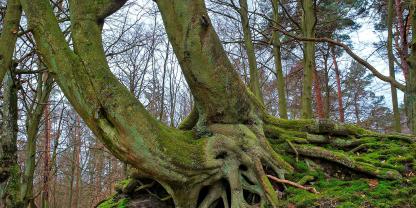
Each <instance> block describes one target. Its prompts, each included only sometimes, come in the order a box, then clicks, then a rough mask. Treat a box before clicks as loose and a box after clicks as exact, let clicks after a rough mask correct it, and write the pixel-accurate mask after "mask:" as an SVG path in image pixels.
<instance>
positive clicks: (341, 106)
mask: <svg viewBox="0 0 416 208" xmlns="http://www.w3.org/2000/svg"><path fill="white" fill-rule="evenodd" d="M331 55H332V60H333V62H334V69H335V79H336V81H337V98H338V113H339V121H340V122H342V123H344V122H345V115H344V104H343V101H342V90H341V77H340V72H339V68H338V62H337V55H336V54H335V46H331Z"/></svg>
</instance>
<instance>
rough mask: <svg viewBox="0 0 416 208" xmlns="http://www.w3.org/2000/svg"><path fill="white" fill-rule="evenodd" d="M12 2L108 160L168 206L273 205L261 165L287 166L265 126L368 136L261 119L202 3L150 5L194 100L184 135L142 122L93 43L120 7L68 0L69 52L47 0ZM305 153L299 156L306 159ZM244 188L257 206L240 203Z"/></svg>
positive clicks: (147, 119)
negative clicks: (154, 185)
mask: <svg viewBox="0 0 416 208" xmlns="http://www.w3.org/2000/svg"><path fill="white" fill-rule="evenodd" d="M21 2H22V5H23V8H24V11H25V14H26V15H27V17H28V21H29V25H30V27H31V28H33V31H34V36H35V40H36V44H37V48H38V50H39V51H40V52H41V54H42V57H44V60H45V63H46V64H47V66H48V70H49V71H50V72H51V74H53V76H54V78H56V80H57V83H58V85H59V86H60V88H61V89H62V91H63V92H64V94H65V96H66V97H67V98H68V100H69V101H70V102H71V104H72V106H73V107H74V109H75V110H76V111H77V112H78V113H79V115H80V116H81V117H82V118H83V120H84V121H85V123H86V124H87V125H88V127H89V128H90V129H91V130H92V132H93V133H94V134H95V135H96V137H97V138H98V139H99V140H100V141H102V142H103V144H104V145H105V146H106V147H107V148H108V149H109V150H110V151H111V152H112V154H114V155H115V156H116V157H117V158H118V159H120V160H122V161H123V162H127V163H129V164H130V165H132V167H134V168H136V169H137V171H138V172H137V173H136V175H137V176H138V177H143V178H151V179H153V180H155V181H157V182H158V183H160V184H161V185H162V186H163V188H164V189H165V190H166V191H167V192H168V194H169V195H170V196H171V197H172V199H173V201H174V203H175V206H176V207H178V208H194V207H210V206H213V205H215V204H216V202H218V201H222V202H223V204H224V207H258V206H260V207H266V206H270V207H277V206H278V198H277V195H276V192H275V190H274V188H273V186H272V184H271V182H270V181H269V180H268V178H267V174H266V170H265V167H267V168H268V170H269V171H270V172H272V173H273V174H277V175H280V176H281V177H283V175H284V173H286V172H292V171H293V167H292V166H291V165H290V164H288V163H287V162H286V161H285V160H283V159H282V157H280V155H279V154H278V153H276V152H275V151H274V150H273V149H272V146H271V144H270V143H269V142H268V140H267V139H266V134H269V133H268V132H267V130H266V128H267V127H268V126H270V127H271V128H270V129H274V130H275V129H282V128H284V129H291V130H288V131H283V133H284V134H287V135H290V134H292V133H293V131H302V132H299V133H297V132H296V133H297V136H304V138H303V139H307V138H308V137H311V136H310V135H312V134H313V136H312V137H313V138H321V137H323V138H326V137H324V136H323V135H322V134H324V135H326V134H329V135H331V138H333V137H335V136H342V135H344V136H345V134H347V135H349V134H351V135H354V136H357V137H358V136H362V135H363V134H365V133H368V134H370V133H369V132H367V131H365V130H362V129H359V128H354V127H351V126H344V125H338V124H332V123H330V122H328V123H325V122H323V121H319V122H318V121H314V120H301V121H288V120H286V119H277V118H274V117H272V116H270V115H269V114H268V113H267V112H266V110H265V108H264V106H263V104H262V103H261V102H260V101H259V100H258V99H257V98H256V97H255V95H254V94H253V93H252V92H251V91H250V90H247V88H246V86H245V85H244V83H243V82H242V80H241V79H240V77H239V74H238V73H237V71H236V70H235V69H234V68H233V66H232V64H231V63H230V61H229V59H228V57H227V56H226V53H225V51H224V49H223V47H222V45H221V42H220V40H219V38H218V36H217V34H216V32H215V31H214V29H213V27H212V24H211V21H210V19H209V17H208V13H207V10H206V7H205V1H204V0H163V1H162V0H156V3H157V5H158V8H159V11H160V13H161V15H162V19H163V23H164V25H165V29H166V31H167V35H168V38H169V41H170V42H171V44H172V48H173V51H174V53H175V54H176V56H177V58H178V60H179V64H180V66H181V69H182V71H183V74H184V76H185V79H186V81H187V82H188V86H189V88H190V89H191V92H192V94H193V96H194V99H195V106H196V110H195V111H194V112H195V114H196V115H195V117H196V119H192V120H193V121H194V122H191V124H190V125H189V126H191V127H192V126H194V127H193V129H194V130H178V129H174V128H169V127H167V126H165V125H163V124H162V123H161V122H160V121H158V120H156V119H154V118H153V117H151V116H150V114H149V112H147V111H146V110H145V108H144V107H143V105H142V104H141V103H140V102H139V101H138V99H137V98H136V97H135V96H133V95H132V94H131V93H129V91H128V89H127V88H126V87H124V86H123V85H122V84H121V83H120V82H118V80H117V79H116V77H115V76H114V75H113V74H112V73H111V71H110V69H109V66H108V63H107V61H106V57H105V53H104V51H103V46H102V41H101V33H102V27H103V21H104V19H105V18H106V17H107V16H108V15H110V14H112V13H114V12H115V11H117V10H118V9H119V8H120V7H121V6H122V5H123V4H124V3H125V1H123V0H122V1H118V0H115V1H112V0H100V1H94V0H70V1H69V7H70V15H69V16H70V18H71V19H70V21H71V32H72V42H71V43H73V48H72V47H70V46H69V45H68V43H67V42H66V40H65V37H64V36H63V34H62V31H61V30H60V28H59V25H58V23H57V20H56V17H55V16H54V14H53V11H52V9H51V6H50V3H49V1H48V0H30V1H29V0H21ZM86 17H87V18H86ZM276 132H277V133H276ZM274 133H275V134H274V135H276V134H278V133H282V132H279V131H278V130H276V131H274ZM272 134H273V132H272ZM315 134H316V136H315ZM318 134H319V135H318ZM308 135H309V136H308ZM301 147H302V146H301ZM301 149H302V148H301ZM302 150H305V149H302ZM306 150H307V148H306ZM306 150H305V151H303V153H304V154H308V153H310V151H309V152H308V151H306ZM314 150H316V149H314ZM325 153H327V154H325V155H320V156H321V157H329V158H332V159H333V160H335V161H338V162H340V163H343V165H345V166H348V167H350V168H354V167H358V169H359V170H360V171H363V172H370V173H373V174H374V175H377V176H380V177H384V178H393V179H396V178H400V177H401V175H400V173H398V172H397V171H395V170H388V174H386V173H385V172H380V171H381V170H383V171H384V170H385V169H377V168H375V167H374V166H373V165H368V164H366V163H361V162H360V163H357V161H351V160H343V158H341V159H340V160H339V159H338V160H336V159H337V158H333V157H332V154H330V153H331V152H329V153H328V152H325ZM345 161H346V162H345ZM351 164H352V165H351ZM363 164H364V165H363ZM363 167H364V168H363ZM366 167H370V169H365V168H366ZM205 190H207V191H205ZM245 191H248V192H249V193H250V194H252V195H256V196H258V198H259V201H258V202H256V203H255V204H250V202H252V201H250V200H248V199H247V197H245V196H244V192H245Z"/></svg>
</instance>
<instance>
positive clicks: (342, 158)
mask: <svg viewBox="0 0 416 208" xmlns="http://www.w3.org/2000/svg"><path fill="white" fill-rule="evenodd" d="M293 146H294V148H296V150H297V152H298V154H300V155H303V156H307V157H314V158H319V159H324V160H328V161H331V162H335V163H338V164H340V165H343V166H345V167H347V168H350V169H352V170H355V171H357V172H361V173H365V174H369V175H372V176H375V177H378V178H382V179H401V178H402V175H401V174H400V173H399V172H398V171H397V170H393V169H388V168H381V167H376V166H374V165H372V164H369V163H364V162H359V161H356V160H354V159H353V158H352V156H348V155H346V154H344V153H341V152H334V151H330V150H327V149H324V148H321V147H316V146H310V145H293ZM288 151H291V150H290V148H288Z"/></svg>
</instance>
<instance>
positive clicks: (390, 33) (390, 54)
mask: <svg viewBox="0 0 416 208" xmlns="http://www.w3.org/2000/svg"><path fill="white" fill-rule="evenodd" d="M393 1H394V0H388V5H387V28H388V29H387V30H388V31H387V53H388V59H389V73H390V77H391V78H392V79H395V77H396V73H395V70H394V54H393ZM390 88H391V99H392V104H393V128H394V130H395V131H396V132H401V120H400V112H399V102H398V100H397V89H396V88H395V87H394V86H393V85H392V84H390Z"/></svg>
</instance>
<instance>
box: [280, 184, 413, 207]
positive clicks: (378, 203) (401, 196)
mask: <svg viewBox="0 0 416 208" xmlns="http://www.w3.org/2000/svg"><path fill="white" fill-rule="evenodd" d="M415 180H416V178H412V180H410V181H407V180H402V181H401V180H395V181H387V180H380V181H378V184H377V185H376V186H375V187H371V186H370V185H369V180H368V179H357V180H351V181H342V180H338V179H327V180H326V179H323V178H321V179H320V180H319V181H318V182H317V183H316V184H314V187H315V188H316V189H317V190H318V191H319V192H320V194H312V193H309V192H306V191H304V190H300V189H296V188H293V187H289V188H288V189H287V191H286V194H287V196H286V199H285V200H284V201H283V204H284V205H283V206H287V204H294V205H296V207H312V206H317V205H320V204H323V203H328V202H331V203H336V204H337V207H363V206H364V205H365V207H404V206H409V207H413V206H415V205H416V200H415V199H416V195H415V193H416V184H415V183H413V182H412V181H415Z"/></svg>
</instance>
